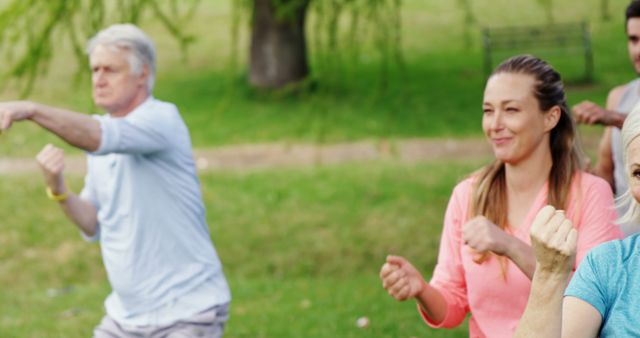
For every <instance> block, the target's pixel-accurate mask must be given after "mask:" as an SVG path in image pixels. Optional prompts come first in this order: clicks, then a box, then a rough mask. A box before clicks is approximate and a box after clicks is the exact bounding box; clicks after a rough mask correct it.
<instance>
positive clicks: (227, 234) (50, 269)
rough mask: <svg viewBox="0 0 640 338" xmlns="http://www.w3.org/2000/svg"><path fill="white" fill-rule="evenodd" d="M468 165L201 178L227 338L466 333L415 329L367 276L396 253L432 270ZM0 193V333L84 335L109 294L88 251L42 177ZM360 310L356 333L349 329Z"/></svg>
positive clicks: (19, 179) (408, 313) (402, 307)
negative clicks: (365, 323) (226, 287)
mask: <svg viewBox="0 0 640 338" xmlns="http://www.w3.org/2000/svg"><path fill="white" fill-rule="evenodd" d="M472 169H473V168H472V167H471V166H470V165H452V164H448V163H441V164H429V165H427V164H421V165H399V164H393V163H387V162H372V163H364V164H352V165H340V166H331V167H319V168H306V169H287V170H269V171H260V172H253V173H214V174H207V175H204V176H202V190H203V193H204V199H205V203H206V206H207V212H208V221H209V225H210V228H211V232H212V236H213V239H214V242H215V244H216V247H217V249H218V252H219V255H220V257H221V260H222V261H223V264H224V268H225V273H226V274H227V276H228V278H229V282H230V284H231V288H232V292H233V297H234V301H233V305H232V308H231V310H232V317H231V320H230V322H229V326H228V335H227V337H413V336H415V337H419V336H428V337H465V336H466V335H467V334H466V328H465V327H461V328H459V329H456V330H454V331H449V330H431V329H430V328H428V327H426V326H425V325H424V324H422V322H421V320H420V318H419V316H418V314H417V312H416V310H415V304H412V303H410V302H407V303H399V302H396V301H394V300H392V299H391V298H390V297H389V296H387V295H386V293H385V291H384V290H383V289H382V287H381V284H380V281H379V279H378V277H377V274H378V270H379V268H380V266H381V264H382V263H383V261H384V257H385V256H386V255H387V254H389V253H394V254H401V255H405V256H406V257H408V258H409V259H410V260H411V261H413V262H414V263H415V265H416V266H417V267H419V268H420V270H422V271H423V272H424V274H425V277H428V276H429V275H430V273H431V271H432V269H433V266H434V264H435V260H436V256H437V247H438V242H439V237H440V231H441V226H442V218H443V215H444V208H445V206H446V203H447V201H448V198H449V194H450V191H451V189H452V188H453V185H454V184H455V183H456V182H457V181H458V180H459V179H460V178H462V177H464V175H465V174H466V173H468V172H470V171H471V170H472ZM70 184H71V186H72V188H73V189H75V190H77V189H78V188H79V186H80V184H81V179H80V178H79V177H74V178H72V180H71V182H70ZM0 196H11V198H4V199H3V203H2V204H0V214H2V215H10V216H9V217H5V219H4V221H3V222H2V226H0V284H1V285H3V288H2V289H1V290H0V302H1V303H2V304H3V306H2V307H0V336H2V337H3V338H5V337H20V338H25V337H34V338H35V337H38V338H43V337H86V336H89V333H90V331H91V329H92V327H93V326H94V325H95V324H96V323H97V322H98V321H99V319H100V318H101V316H102V315H103V310H102V301H103V300H104V298H105V297H106V295H107V294H108V292H109V286H108V283H107V280H106V276H105V273H104V269H103V266H102V261H101V259H100V254H99V250H98V247H97V245H95V244H88V243H85V242H83V240H82V239H81V238H80V237H79V235H78V233H77V231H76V230H75V228H73V227H72V226H71V225H70V224H69V223H68V222H67V221H66V220H65V219H64V216H63V215H62V212H61V211H60V210H58V208H57V206H56V205H55V203H52V202H50V201H48V200H47V199H46V196H45V194H44V192H43V187H42V183H41V178H40V177H38V176H33V177H32V176H16V177H12V178H11V179H10V180H6V179H5V180H2V181H0ZM69 286H71V287H72V289H71V291H70V292H68V293H65V294H62V295H60V296H57V297H50V296H49V295H48V290H49V289H51V288H53V289H59V288H65V287H69ZM362 316H366V317H368V318H369V319H370V321H371V325H370V326H369V327H368V328H366V329H360V328H358V327H356V324H355V322H356V320H357V319H358V318H359V317H362Z"/></svg>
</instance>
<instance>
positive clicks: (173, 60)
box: [0, 0, 634, 338]
mask: <svg viewBox="0 0 640 338" xmlns="http://www.w3.org/2000/svg"><path fill="white" fill-rule="evenodd" d="M201 3H202V5H201V8H200V11H199V12H198V14H197V15H196V16H195V17H194V19H193V20H192V21H191V22H190V24H189V25H187V26H185V29H186V30H187V31H190V32H193V33H195V34H196V35H197V36H198V39H197V40H196V42H195V43H194V45H193V46H192V48H191V49H190V50H189V54H188V56H189V57H188V58H187V59H186V60H185V59H183V56H182V54H181V53H180V51H179V49H178V47H177V45H176V43H175V41H172V40H171V38H170V37H168V34H167V33H166V31H164V30H163V28H161V26H160V25H159V24H158V23H157V22H154V19H153V18H151V17H147V18H146V19H145V20H144V22H143V27H144V28H145V29H146V30H148V31H149V32H150V33H151V35H152V36H153V37H154V39H156V42H157V46H158V51H159V74H158V83H157V86H156V88H157V89H156V93H155V95H156V97H158V98H160V99H163V100H168V101H172V102H175V103H176V104H177V105H178V106H179V108H180V109H181V112H182V114H183V116H184V118H185V121H186V123H187V124H188V125H189V128H190V130H191V134H192V138H193V142H194V146H195V147H210V146H219V145H229V144H244V143H255V142H311V143H332V142H341V141H352V140H360V139H376V138H386V139H394V138H409V137H477V136H480V134H481V131H480V116H481V109H480V106H481V99H482V91H483V86H484V75H483V70H482V51H481V47H480V42H481V40H480V35H479V29H480V28H481V27H483V26H487V25H491V26H505V25H515V24H542V23H544V22H545V17H544V12H543V10H542V9H541V8H540V6H539V5H537V3H539V2H534V1H529V0H513V1H507V0H487V1H482V2H472V6H473V9H474V12H475V15H476V20H477V21H476V23H474V24H472V25H471V26H469V29H470V32H471V35H470V36H471V38H472V39H471V40H470V42H469V43H467V42H465V39H464V29H463V26H461V23H462V22H463V13H462V12H461V11H460V10H459V9H458V7H456V3H460V2H455V1H436V0H404V1H403V6H404V7H403V13H402V15H403V22H404V26H403V36H402V46H403V55H404V60H405V62H404V65H403V67H402V68H400V67H398V66H396V65H394V66H392V68H391V72H390V73H389V75H388V77H387V78H384V79H383V78H381V77H380V72H379V70H380V59H379V58H378V57H377V54H376V53H375V51H372V50H371V49H370V48H369V47H366V42H363V45H364V46H365V47H366V48H364V49H363V53H362V54H361V56H362V57H361V59H360V62H359V63H358V64H356V65H352V64H342V65H338V66H336V65H334V66H332V67H330V68H327V64H326V63H323V62H324V61H323V60H325V61H326V60H327V59H326V57H327V56H326V55H325V56H323V55H321V54H320V52H319V51H317V50H316V49H314V48H315V47H314V46H313V44H311V62H312V69H313V74H312V79H313V86H311V87H312V88H313V90H310V91H307V92H302V93H299V94H298V95H278V94H276V95H268V94H264V93H259V92H256V91H254V90H252V89H250V88H249V87H248V86H247V85H246V79H245V76H246V74H244V73H243V72H244V70H243V69H240V70H238V71H237V72H231V70H230V64H231V62H230V60H229V58H230V55H231V54H230V45H231V44H230V42H229V41H230V34H229V24H230V10H229V2H228V1H217V0H216V1H202V2H201ZM599 3H600V2H599V0H586V1H569V0H565V1H554V2H553V4H554V9H555V12H554V13H555V20H556V21H559V22H562V21H570V20H577V19H585V20H588V21H589V22H590V24H591V29H592V34H593V43H594V53H595V66H596V74H595V75H596V82H595V83H594V84H590V85H583V84H576V83H574V82H575V81H574V80H573V79H574V78H575V77H576V76H580V75H581V74H580V70H579V69H578V68H577V67H579V66H576V64H579V63H581V62H582V59H579V61H578V59H577V60H576V63H570V64H569V65H568V66H564V65H565V64H566V63H565V61H566V60H567V58H571V57H572V56H562V55H561V56H557V57H558V59H553V60H551V62H552V63H553V64H556V63H557V64H558V65H562V68H560V71H561V72H562V73H563V74H564V75H565V76H566V77H567V79H568V82H569V83H571V85H570V86H569V87H568V95H569V96H568V98H569V102H570V103H571V104H574V103H577V102H579V101H580V100H583V99H587V98H588V99H592V100H593V101H596V102H598V103H604V101H605V97H606V93H607V91H608V89H609V88H610V87H611V86H613V85H615V84H618V83H621V82H626V81H629V80H630V79H632V78H633V77H634V74H633V72H632V70H631V67H630V66H629V62H628V60H627V56H626V45H625V38H624V35H623V27H622V19H621V17H622V16H621V13H622V9H623V8H624V6H625V4H624V3H625V2H612V1H609V5H610V7H611V8H610V11H611V13H612V15H613V17H612V19H611V20H610V21H607V22H603V21H601V20H600V18H599ZM563 13H572V14H571V17H566V16H565V15H564V14H563ZM311 19H312V20H313V18H311ZM247 41H248V39H247V35H246V32H245V33H243V34H242V35H241V39H240V42H239V46H240V48H241V52H242V51H244V52H242V53H241V55H238V60H237V64H240V65H243V64H244V63H245V62H246V54H247V53H246V48H247ZM347 47H348V46H345V45H344V43H342V44H341V45H339V48H338V49H337V52H336V53H337V54H339V53H341V52H343V51H345V50H347ZM347 52H348V51H347ZM345 53H346V52H345ZM323 58H324V59H323ZM578 58H579V56H578ZM74 62H75V61H74ZM74 62H69V58H68V54H67V55H65V53H64V45H62V53H60V54H58V57H57V58H56V59H55V60H54V64H53V65H52V67H51V68H50V73H49V75H48V76H47V77H45V78H43V80H42V82H40V84H39V85H38V87H37V88H36V91H34V93H33V94H32V95H31V96H30V97H29V98H30V99H33V100H38V101H41V102H44V103H48V104H53V105H60V106H64V107H68V108H71V109H75V110H79V111H84V112H93V111H95V109H94V108H93V107H92V106H91V103H90V95H89V91H88V87H87V85H88V84H87V83H84V84H83V85H81V86H80V87H74V86H73V85H72V79H73V71H74V69H75V63H74ZM559 67H560V66H559ZM564 67H567V68H564ZM0 68H1V67H0ZM16 93H17V90H16V89H15V88H13V87H12V86H11V85H9V86H8V87H7V91H6V92H4V93H2V94H1V95H0V99H2V100H8V99H15V98H16ZM583 131H585V132H587V133H591V134H596V133H598V132H599V131H600V129H599V128H597V127H596V128H583ZM47 142H53V143H56V144H61V142H60V141H59V140H57V139H56V138H55V137H52V136H49V135H47V134H46V133H44V132H43V131H41V130H39V129H38V128H35V127H34V126H32V125H30V124H27V123H23V124H18V125H16V126H15V127H14V129H12V130H11V131H10V132H9V133H8V134H6V135H5V134H3V135H0V156H2V157H10V156H35V154H36V153H37V151H38V150H39V149H40V148H41V147H42V146H43V145H44V144H45V143H47ZM66 149H67V150H69V151H70V152H76V153H77V151H74V150H71V149H69V148H68V147H67V148H66ZM476 167H477V164H466V165H459V164H452V163H440V164H419V165H402V164H394V163H389V162H373V163H365V164H351V165H340V166H330V167H322V168H308V169H286V170H268V171H259V172H247V173H232V172H219V173H214V174H206V175H204V176H202V183H203V194H204V198H205V203H206V205H207V209H208V221H209V224H210V226H211V231H212V236H213V238H214V241H215V243H216V247H217V249H218V251H219V254H220V257H221V259H222V261H223V264H224V266H225V272H226V273H227V276H228V279H229V282H230V284H231V287H232V290H233V296H234V302H233V306H232V309H231V310H232V317H231V320H230V322H229V325H228V331H227V335H226V337H407V338H409V337H467V336H468V334H467V332H466V327H461V328H459V329H456V330H453V331H448V330H431V329H429V328H428V327H426V326H425V325H424V324H422V323H421V321H420V319H419V317H418V314H417V313H416V310H415V305H414V304H411V303H398V302H395V301H393V300H392V299H391V298H390V297H389V296H387V295H386V294H385V292H384V290H383V289H382V287H381V285H380V282H379V280H378V278H377V273H378V269H379V267H380V265H381V264H382V262H383V260H384V257H385V255H387V254H389V253H396V254H402V255H405V256H406V257H408V258H409V259H410V260H411V261H413V262H414V263H415V264H416V265H417V266H418V267H419V268H420V270H421V271H423V272H424V273H425V277H428V275H429V274H430V272H431V271H432V269H433V265H434V263H435V260H436V255H437V247H438V241H439V236H440V230H441V226H442V217H443V213H444V208H445V205H446V203H447V200H448V197H449V194H450V192H451V189H452V187H453V185H454V184H455V182H456V181H458V180H459V179H460V178H461V177H463V175H464V174H465V173H468V172H470V171H471V170H472V169H473V168H476ZM71 186H72V187H73V188H75V190H76V191H77V190H79V188H80V187H81V178H80V177H73V178H71ZM0 196H2V203H0V215H3V217H2V219H3V221H2V222H0V285H2V286H3V288H2V289H1V290H0V304H2V306H1V307H0V337H2V338H5V337H8V338H14V337H15V338H18V337H19V338H25V337H26V338H31V337H33V338H43V337H44V338H46V337H64V338H68V337H87V336H89V335H90V332H91V329H92V327H93V326H94V325H95V324H96V323H97V322H98V321H99V319H100V318H101V316H102V315H103V310H102V301H103V300H104V298H105V297H106V295H107V294H108V292H109V285H108V283H107V281H106V276H105V273H104V269H103V267H102V261H101V258H100V254H99V249H98V247H97V246H96V245H91V244H86V243H84V242H83V241H82V240H81V239H80V237H79V235H78V233H77V231H76V230H75V229H74V228H73V227H72V226H71V225H69V224H68V222H67V221H66V220H65V219H64V217H63V216H62V213H61V211H60V210H58V208H57V206H56V205H55V204H54V203H52V202H50V201H48V200H47V199H46V196H45V194H44V191H43V186H42V182H41V177H39V175H35V174H34V175H32V176H9V177H3V178H2V180H0ZM67 287H71V288H70V289H68V291H69V292H68V293H63V294H61V295H59V296H55V297H50V296H49V295H48V291H49V289H53V291H55V290H58V289H63V290H66V289H65V288H67ZM362 316H366V317H368V318H369V319H370V320H371V325H370V326H369V327H368V328H366V329H359V328H357V327H356V325H355V321H356V320H357V318H359V317H362Z"/></svg>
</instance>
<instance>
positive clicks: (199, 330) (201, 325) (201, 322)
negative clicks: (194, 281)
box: [93, 303, 229, 338]
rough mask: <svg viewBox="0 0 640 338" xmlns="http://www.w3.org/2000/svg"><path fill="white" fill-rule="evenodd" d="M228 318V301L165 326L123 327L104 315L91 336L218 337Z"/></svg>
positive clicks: (136, 337)
mask: <svg viewBox="0 0 640 338" xmlns="http://www.w3.org/2000/svg"><path fill="white" fill-rule="evenodd" d="M228 318H229V304H228V303H227V304H222V305H217V306H214V307H212V308H211V309H208V310H206V311H203V312H200V313H198V314H197V315H195V316H193V317H191V318H187V319H185V320H181V321H179V322H177V323H173V324H171V325H167V326H137V327H130V326H126V327H124V326H122V325H120V324H118V323H117V322H116V321H115V320H113V318H111V317H109V315H106V316H104V318H102V322H100V325H98V326H97V327H96V328H95V329H94V330H93V338H191V337H203V338H204V337H206V338H220V337H222V333H223V331H224V324H225V323H226V321H227V319H228Z"/></svg>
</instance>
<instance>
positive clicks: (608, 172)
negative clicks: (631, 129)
mask: <svg viewBox="0 0 640 338" xmlns="http://www.w3.org/2000/svg"><path fill="white" fill-rule="evenodd" d="M611 128H612V127H607V128H606V129H605V130H604V133H603V134H602V139H600V145H599V147H598V155H597V156H598V159H597V162H596V165H595V167H594V168H593V173H594V174H595V175H598V176H600V177H602V178H603V179H604V180H605V181H607V183H609V185H610V186H611V190H612V191H614V192H615V182H614V180H613V153H612V150H611Z"/></svg>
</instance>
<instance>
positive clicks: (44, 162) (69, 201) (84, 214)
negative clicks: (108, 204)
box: [37, 144, 98, 237]
mask: <svg viewBox="0 0 640 338" xmlns="http://www.w3.org/2000/svg"><path fill="white" fill-rule="evenodd" d="M37 161H38V164H39V165H40V168H41V169H42V173H43V175H44V179H45V182H46V184H47V187H48V188H49V189H50V190H51V192H52V193H53V194H54V195H58V196H63V195H65V194H66V195H67V196H68V197H67V198H66V199H64V200H63V201H59V202H58V203H59V204H60V207H61V208H62V210H63V211H64V213H65V214H66V215H67V217H68V218H69V219H70V220H71V221H73V222H74V223H75V224H76V225H77V226H78V228H79V229H80V230H82V232H84V233H85V234H86V235H87V236H89V237H92V236H94V235H95V234H96V230H97V224H98V219H97V212H96V209H95V207H94V206H93V205H92V204H91V203H89V202H87V201H85V200H83V199H82V198H80V197H78V196H77V195H76V194H74V193H72V192H70V191H68V188H67V186H66V184H65V182H64V176H63V171H64V151H63V150H62V149H59V148H56V147H54V146H52V145H50V144H48V145H46V146H45V147H44V149H42V151H41V152H40V153H39V154H38V156H37Z"/></svg>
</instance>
